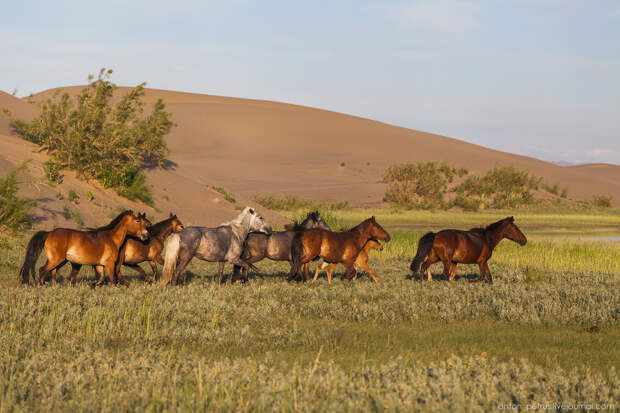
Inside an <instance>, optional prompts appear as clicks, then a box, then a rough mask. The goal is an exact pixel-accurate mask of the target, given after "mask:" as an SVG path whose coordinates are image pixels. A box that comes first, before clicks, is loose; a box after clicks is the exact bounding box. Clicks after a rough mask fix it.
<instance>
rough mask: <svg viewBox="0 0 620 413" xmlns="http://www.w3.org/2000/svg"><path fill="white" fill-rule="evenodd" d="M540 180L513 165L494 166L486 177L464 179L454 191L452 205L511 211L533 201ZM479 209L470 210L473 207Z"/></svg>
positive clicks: (477, 176) (476, 176) (473, 176)
mask: <svg viewBox="0 0 620 413" xmlns="http://www.w3.org/2000/svg"><path fill="white" fill-rule="evenodd" d="M540 181H541V178H537V177H535V176H531V175H530V174H529V173H528V172H527V171H522V170H519V169H517V168H515V167H514V166H504V167H495V168H493V169H491V170H490V171H489V172H487V173H486V174H485V175H482V176H479V175H472V176H469V177H467V179H465V180H464V181H463V182H461V183H460V184H459V185H458V186H457V187H456V188H455V190H456V193H457V196H456V199H455V202H454V203H455V205H458V206H461V207H462V208H464V209H482V208H486V207H492V208H514V207H518V206H522V205H527V204H531V203H532V202H533V201H534V193H533V192H532V190H535V189H538V187H539V185H540ZM476 205H477V206H478V207H477V208H472V206H476Z"/></svg>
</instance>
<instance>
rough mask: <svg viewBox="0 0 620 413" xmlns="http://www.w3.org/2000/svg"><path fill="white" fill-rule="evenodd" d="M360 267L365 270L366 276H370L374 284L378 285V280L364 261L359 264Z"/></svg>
mask: <svg viewBox="0 0 620 413" xmlns="http://www.w3.org/2000/svg"><path fill="white" fill-rule="evenodd" d="M359 265H360V267H362V268H363V269H364V270H366V272H367V273H368V275H370V276H371V277H372V279H373V280H374V282H376V283H378V282H379V279H378V278H377V276H376V275H375V273H374V272H372V270H371V269H370V267H369V266H368V262H367V261H364V262H360V263H359Z"/></svg>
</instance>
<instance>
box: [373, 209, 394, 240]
mask: <svg viewBox="0 0 620 413" xmlns="http://www.w3.org/2000/svg"><path fill="white" fill-rule="evenodd" d="M368 222H369V225H370V236H371V237H372V238H375V239H378V240H382V241H385V242H390V234H388V232H387V231H386V230H384V229H383V227H382V226H381V225H379V223H378V222H377V220H376V219H375V217H374V215H373V216H372V217H371V218H370V219H369V220H368Z"/></svg>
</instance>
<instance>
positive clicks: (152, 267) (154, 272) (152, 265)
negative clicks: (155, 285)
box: [149, 260, 159, 281]
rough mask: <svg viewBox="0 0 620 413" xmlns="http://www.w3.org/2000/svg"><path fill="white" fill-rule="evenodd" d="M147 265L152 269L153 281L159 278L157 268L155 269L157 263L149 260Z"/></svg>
mask: <svg viewBox="0 0 620 413" xmlns="http://www.w3.org/2000/svg"><path fill="white" fill-rule="evenodd" d="M149 265H150V266H151V269H152V270H153V278H154V279H155V281H157V280H159V270H158V269H157V264H155V261H152V260H151V261H149Z"/></svg>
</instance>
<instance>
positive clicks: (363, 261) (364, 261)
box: [306, 238, 383, 283]
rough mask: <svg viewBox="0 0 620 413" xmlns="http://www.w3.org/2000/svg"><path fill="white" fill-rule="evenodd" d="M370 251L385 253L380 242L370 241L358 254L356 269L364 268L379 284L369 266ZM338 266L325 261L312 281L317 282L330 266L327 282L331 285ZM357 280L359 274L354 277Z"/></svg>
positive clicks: (372, 239)
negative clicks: (323, 271)
mask: <svg viewBox="0 0 620 413" xmlns="http://www.w3.org/2000/svg"><path fill="white" fill-rule="evenodd" d="M370 250H377V251H383V245H381V243H380V242H379V241H377V240H376V239H374V238H371V239H369V240H368V242H367V243H366V245H364V248H362V250H361V251H360V253H359V254H357V258H356V259H355V268H356V269H358V268H362V269H364V270H366V272H367V273H368V275H370V276H371V277H372V279H373V281H374V282H376V283H378V282H379V279H378V278H377V276H376V275H375V273H374V272H373V271H372V270H371V269H370V267H369V266H368V252H369V251H370ZM306 265H307V264H306ZM337 265H338V264H329V263H327V262H325V261H323V262H322V263H321V265H319V266H318V267H316V271H315V272H314V278H313V279H312V281H316V279H317V278H318V277H319V274H320V272H321V271H322V270H323V269H324V268H325V267H328V266H329V268H327V282H328V283H331V282H332V273H333V272H334V269H336V266H337ZM356 279H357V273H356V274H355V276H354V277H353V280H354V281H355V280H356Z"/></svg>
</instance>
